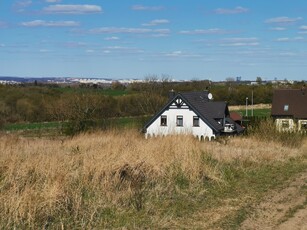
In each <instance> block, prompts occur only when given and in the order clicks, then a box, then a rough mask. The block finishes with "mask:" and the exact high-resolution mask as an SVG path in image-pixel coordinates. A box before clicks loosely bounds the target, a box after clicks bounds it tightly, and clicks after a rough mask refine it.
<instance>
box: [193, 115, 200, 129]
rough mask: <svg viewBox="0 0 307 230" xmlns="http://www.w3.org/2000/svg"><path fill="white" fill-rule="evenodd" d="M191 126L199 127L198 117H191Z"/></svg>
mask: <svg viewBox="0 0 307 230" xmlns="http://www.w3.org/2000/svg"><path fill="white" fill-rule="evenodd" d="M193 126H196V127H197V126H199V117H198V116H193Z"/></svg>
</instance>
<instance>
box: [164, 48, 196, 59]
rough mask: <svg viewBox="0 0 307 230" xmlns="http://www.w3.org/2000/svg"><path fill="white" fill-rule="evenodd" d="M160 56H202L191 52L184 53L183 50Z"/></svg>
mask: <svg viewBox="0 0 307 230" xmlns="http://www.w3.org/2000/svg"><path fill="white" fill-rule="evenodd" d="M159 56H164V57H169V58H199V57H201V55H199V54H194V53H189V52H183V51H181V50H176V51H173V52H169V53H162V54H160V55H159Z"/></svg>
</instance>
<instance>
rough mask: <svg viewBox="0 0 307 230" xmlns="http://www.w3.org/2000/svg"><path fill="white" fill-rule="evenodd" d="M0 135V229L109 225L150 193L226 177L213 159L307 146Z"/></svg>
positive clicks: (266, 155)
mask: <svg viewBox="0 0 307 230" xmlns="http://www.w3.org/2000/svg"><path fill="white" fill-rule="evenodd" d="M0 138H1V141H0V228H25V227H26V228H48V227H50V226H51V227H53V228H72V227H76V226H78V227H79V228H92V227H95V226H100V227H104V228H110V226H114V224H116V223H113V222H112V217H113V215H115V214H114V213H115V212H116V213H119V214H122V213H124V212H129V211H131V210H135V211H138V210H144V209H146V212H148V213H150V212H153V210H154V209H156V208H157V207H155V206H154V204H153V203H152V202H151V200H155V199H159V197H161V196H165V195H166V196H172V195H173V194H174V193H178V192H180V191H182V190H180V189H181V188H190V187H193V186H194V187H197V186H198V185H199V184H201V183H204V182H206V181H210V182H212V183H216V184H223V183H225V181H224V179H223V172H222V171H221V168H220V167H219V164H223V163H225V162H226V163H231V162H233V161H241V162H250V163H262V162H268V161H283V160H286V159H288V158H290V157H297V156H300V155H302V154H304V153H306V152H307V144H305V145H304V146H302V147H301V148H288V147H285V146H283V145H282V144H278V143H275V142H270V143H268V142H261V141H259V140H258V139H256V138H232V139H229V140H228V141H227V144H226V145H225V144H221V143H219V142H199V141H198V140H196V139H195V138H193V137H190V136H169V137H164V138H152V139H148V140H145V139H144V137H143V136H142V135H140V134H139V133H138V132H136V131H132V130H130V131H109V132H97V133H92V134H83V135H79V136H76V137H74V138H72V139H65V140H60V139H56V140H46V139H27V138H21V137H18V136H7V135H4V136H1V137H0ZM199 192H200V193H203V192H205V191H203V190H201V191H199Z"/></svg>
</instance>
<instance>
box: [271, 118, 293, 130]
mask: <svg viewBox="0 0 307 230" xmlns="http://www.w3.org/2000/svg"><path fill="white" fill-rule="evenodd" d="M275 122H276V127H277V129H278V131H295V129H296V125H295V122H294V120H293V119H285V118H283V119H276V121H275ZM284 122H286V123H288V126H286V127H283V123H284Z"/></svg>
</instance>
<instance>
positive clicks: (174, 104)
mask: <svg viewBox="0 0 307 230" xmlns="http://www.w3.org/2000/svg"><path fill="white" fill-rule="evenodd" d="M212 99H213V98H212V95H211V94H210V93H208V91H202V92H187V93H177V94H176V93H174V92H172V94H171V96H170V99H169V101H168V103H167V104H166V105H165V106H164V107H163V108H162V109H161V110H160V111H159V112H158V113H157V114H156V115H155V116H154V117H153V118H152V119H151V120H150V121H149V122H148V123H147V124H146V125H145V127H144V133H145V137H146V138H147V137H149V136H166V135H171V134H172V135H173V134H191V135H194V136H195V137H197V138H199V140H202V139H208V140H211V139H212V138H215V137H216V136H220V135H229V134H237V133H241V132H243V131H244V129H243V128H242V127H241V126H240V125H238V124H237V123H235V122H234V121H233V120H232V119H231V118H230V115H229V110H228V106H227V103H226V102H215V101H213V100H212Z"/></svg>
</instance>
